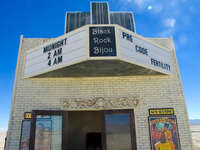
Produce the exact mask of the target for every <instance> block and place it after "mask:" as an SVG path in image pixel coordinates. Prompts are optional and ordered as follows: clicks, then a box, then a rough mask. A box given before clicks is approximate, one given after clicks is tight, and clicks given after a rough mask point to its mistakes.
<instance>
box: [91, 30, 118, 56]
mask: <svg viewBox="0 0 200 150" xmlns="http://www.w3.org/2000/svg"><path fill="white" fill-rule="evenodd" d="M89 34H90V35H89V36H90V56H91V57H99V56H116V42H115V28H114V27H105V26H103V27H90V33H89Z"/></svg>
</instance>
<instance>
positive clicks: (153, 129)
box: [149, 116, 181, 150]
mask: <svg viewBox="0 0 200 150" xmlns="http://www.w3.org/2000/svg"><path fill="white" fill-rule="evenodd" d="M149 129H150V136H151V149H152V150H181V149H180V143H179V136H178V129H177V123H176V117H175V116H165V117H164V116H163V117H155V116H150V117H149Z"/></svg>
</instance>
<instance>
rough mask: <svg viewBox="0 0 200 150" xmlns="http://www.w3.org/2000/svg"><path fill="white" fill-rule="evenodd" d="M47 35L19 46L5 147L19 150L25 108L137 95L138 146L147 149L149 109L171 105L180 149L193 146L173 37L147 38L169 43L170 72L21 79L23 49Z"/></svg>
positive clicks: (23, 57) (187, 149)
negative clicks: (94, 98)
mask: <svg viewBox="0 0 200 150" xmlns="http://www.w3.org/2000/svg"><path fill="white" fill-rule="evenodd" d="M47 40H50V39H33V38H25V39H23V40H22V42H21V43H22V44H21V46H20V50H19V56H18V64H17V69H16V76H15V78H16V79H15V85H14V91H13V102H12V110H11V115H10V122H9V130H8V142H7V150H18V148H19V139H20V132H21V131H20V130H21V120H22V119H23V117H24V112H29V111H32V110H33V109H45V110H48V109H51V110H59V109H61V103H60V99H62V98H63V97H64V98H86V99H87V98H88V97H116V96H119V97H124V96H127V95H132V96H137V97H139V104H138V106H137V107H136V108H135V109H134V112H135V125H136V137H137V150H150V137H149V128H148V109H149V108H162V107H173V108H174V109H175V115H176V116H177V122H178V128H179V136H180V143H181V149H182V150H192V144H191V143H192V141H191V135H190V129H189V122H188V116H187V111H186V105H185V99H184V95H183V91H182V85H181V80H180V76H179V70H178V68H177V63H176V56H175V53H174V51H173V40H172V39H149V40H151V41H155V42H156V43H158V44H161V45H163V46H165V47H169V48H170V49H171V52H172V53H173V58H174V64H173V65H174V68H175V69H174V74H173V75H172V76H167V75H163V76H129V77H128V76H127V77H126V76H123V77H91V78H87V77H83V78H79V77H76V78H32V79H24V78H23V75H24V67H25V52H26V51H27V50H29V49H30V48H33V47H35V46H38V45H39V44H42V43H44V42H45V41H47Z"/></svg>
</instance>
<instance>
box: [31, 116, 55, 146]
mask: <svg viewBox="0 0 200 150" xmlns="http://www.w3.org/2000/svg"><path fill="white" fill-rule="evenodd" d="M51 135H52V122H51V119H46V118H40V119H37V120H36V129H35V150H51Z"/></svg>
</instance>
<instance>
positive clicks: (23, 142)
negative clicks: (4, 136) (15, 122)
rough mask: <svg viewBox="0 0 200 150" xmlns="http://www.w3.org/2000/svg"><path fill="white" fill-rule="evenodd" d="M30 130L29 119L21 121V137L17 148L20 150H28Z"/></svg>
mask: <svg viewBox="0 0 200 150" xmlns="http://www.w3.org/2000/svg"><path fill="white" fill-rule="evenodd" d="M30 130H31V121H30V120H24V121H23V122H22V129H21V139H20V148H19V149H20V150H29V141H30Z"/></svg>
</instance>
